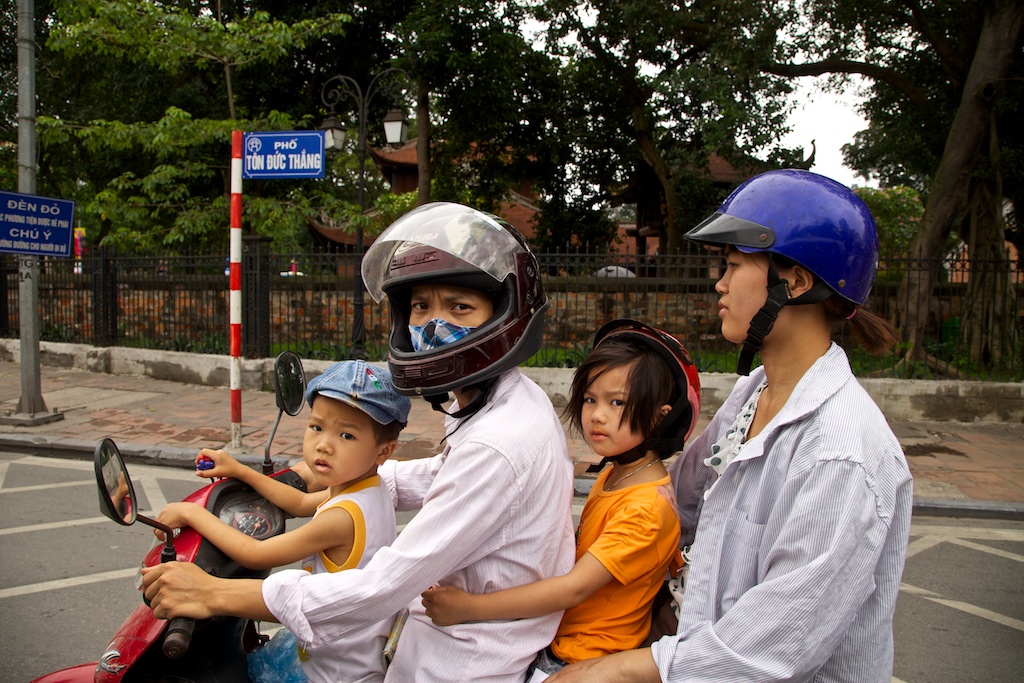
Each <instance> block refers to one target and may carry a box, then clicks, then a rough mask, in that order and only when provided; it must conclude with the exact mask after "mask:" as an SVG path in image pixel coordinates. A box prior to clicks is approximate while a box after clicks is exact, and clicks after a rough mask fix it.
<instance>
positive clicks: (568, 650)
mask: <svg viewBox="0 0 1024 683" xmlns="http://www.w3.org/2000/svg"><path fill="white" fill-rule="evenodd" d="M611 471H612V468H611V467H609V468H607V469H606V470H605V471H604V472H602V473H601V474H600V475H599V476H598V478H597V481H595V482H594V487H593V488H592V489H591V490H590V495H589V496H587V502H586V505H584V507H583V514H582V515H581V516H580V526H579V529H578V530H577V532H576V560H577V561H579V559H580V558H581V557H583V554H584V553H587V552H589V553H590V554H591V555H593V556H594V557H596V558H597V559H598V561H599V562H600V563H601V564H602V565H604V567H605V569H607V570H608V571H609V572H611V575H612V576H613V577H615V579H614V580H612V581H610V582H609V583H608V584H607V585H606V586H604V587H602V588H601V589H599V590H598V591H597V592H596V593H594V594H593V595H591V596H590V597H589V598H587V599H586V600H584V601H583V602H581V603H580V604H579V605H576V606H575V607H571V608H569V609H567V610H566V611H565V614H564V615H563V616H562V622H561V624H560V625H559V627H558V633H557V634H556V635H555V640H554V642H553V643H552V644H551V649H552V651H553V652H554V653H555V655H556V656H558V657H559V658H561V659H563V660H564V661H566V662H569V663H570V664H571V663H573V662H578V661H581V660H584V659H591V658H593V657H600V656H603V655H607V654H611V653H613V652H620V651H622V650H631V649H633V648H636V647H638V646H640V645H641V644H642V643H643V641H644V639H645V638H647V635H648V634H649V632H650V628H651V606H652V603H653V602H654V596H655V594H657V592H658V589H659V588H660V587H661V584H662V582H663V581H664V580H665V578H666V575H667V574H666V573H667V572H668V570H669V568H670V565H671V568H672V569H673V571H674V570H676V569H678V568H679V567H680V566H681V565H682V557H681V556H680V554H679V513H678V511H677V509H676V498H675V492H674V490H673V488H672V484H671V481H670V479H669V477H667V476H666V477H664V478H662V479H658V480H657V481H652V482H641V483H639V484H636V485H634V486H629V487H626V488H624V489H621V490H619V491H605V490H604V485H605V482H606V481H607V480H608V476H609V474H610V473H611Z"/></svg>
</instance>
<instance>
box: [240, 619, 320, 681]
mask: <svg viewBox="0 0 1024 683" xmlns="http://www.w3.org/2000/svg"><path fill="white" fill-rule="evenodd" d="M248 665H249V678H250V679H252V682H253V683H306V674H304V673H303V672H302V665H301V664H299V650H298V643H297V642H296V640H295V634H294V633H292V632H291V631H289V630H288V629H286V628H282V629H281V630H280V631H278V632H277V633H275V634H274V635H273V637H272V638H271V639H270V641H269V642H268V643H267V644H266V645H264V646H263V647H260V648H257V649H255V650H253V651H252V652H250V653H249V656H248Z"/></svg>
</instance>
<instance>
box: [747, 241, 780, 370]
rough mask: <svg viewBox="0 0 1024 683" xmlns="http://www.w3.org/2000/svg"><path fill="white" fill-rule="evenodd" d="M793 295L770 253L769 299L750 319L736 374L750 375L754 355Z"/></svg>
mask: <svg viewBox="0 0 1024 683" xmlns="http://www.w3.org/2000/svg"><path fill="white" fill-rule="evenodd" d="M792 298H793V295H792V294H791V293H790V291H789V281H788V280H784V279H782V278H781V277H779V269H778V268H777V267H776V266H775V259H773V258H772V255H771V254H768V299H767V300H766V301H765V302H764V306H762V307H761V310H759V311H758V312H757V313H756V314H755V315H754V317H753V319H752V320H751V321H750V328H749V329H748V330H747V338H746V339H744V340H743V348H742V349H741V350H740V357H739V360H738V361H736V374H737V375H749V374H750V366H751V364H752V363H753V362H754V356H755V355H757V352H758V351H760V350H761V344H762V343H763V342H764V338H765V337H767V336H768V333H769V332H771V331H772V327H774V326H775V320H776V319H777V318H778V317H779V311H781V310H782V307H783V306H785V305H786V304H787V303H788V302H789V301H790V300H791V299H792Z"/></svg>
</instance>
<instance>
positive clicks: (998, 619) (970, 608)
mask: <svg viewBox="0 0 1024 683" xmlns="http://www.w3.org/2000/svg"><path fill="white" fill-rule="evenodd" d="M900 590H901V591H902V592H904V593H909V594H910V595H916V596H917V597H920V598H924V599H925V600H931V601H932V602H935V603H938V604H940V605H945V606H946V607H952V608H953V609H955V610H960V611H961V612H966V613H967V614H973V615H974V616H976V617H981V618H982V619H988V620H989V621H994V622H995V623H997V624H1002V625H1003V626H1009V627H1010V628H1015V629H1017V630H1018V631H1024V621H1021V620H1020V619H1014V618H1013V617H1008V616H1006V615H1005V614H999V613H998V612H993V611H992V610H987V609H984V608H983V607H978V606H977V605H971V604H970V603H966V602H961V601H960V600H950V599H948V598H944V597H942V596H941V595H939V594H938V593H933V592H932V591H930V590H927V589H925V588H918V587H917V586H911V585H910V584H908V583H901V584H900Z"/></svg>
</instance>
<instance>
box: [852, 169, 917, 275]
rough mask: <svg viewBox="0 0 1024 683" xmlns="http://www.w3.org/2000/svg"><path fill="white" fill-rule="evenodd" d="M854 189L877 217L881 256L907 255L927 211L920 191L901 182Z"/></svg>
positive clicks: (897, 256) (895, 257)
mask: <svg viewBox="0 0 1024 683" xmlns="http://www.w3.org/2000/svg"><path fill="white" fill-rule="evenodd" d="M854 192H856V193H857V196H858V197H860V198H861V199H863V200H864V203H865V204H867V206H868V208H869V209H870V210H871V215H872V216H874V218H875V224H876V226H877V227H878V241H879V256H880V257H881V258H882V259H883V260H884V259H898V258H905V257H906V255H907V250H908V249H909V247H910V242H911V241H912V240H913V239H914V235H916V234H917V229H918V227H919V226H920V224H921V216H922V215H923V214H924V205H923V204H922V203H921V196H920V194H919V193H918V191H917V190H915V189H914V188H912V187H908V186H906V185H899V186H897V187H887V188H881V189H879V188H874V187H855V188H854Z"/></svg>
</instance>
